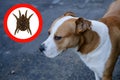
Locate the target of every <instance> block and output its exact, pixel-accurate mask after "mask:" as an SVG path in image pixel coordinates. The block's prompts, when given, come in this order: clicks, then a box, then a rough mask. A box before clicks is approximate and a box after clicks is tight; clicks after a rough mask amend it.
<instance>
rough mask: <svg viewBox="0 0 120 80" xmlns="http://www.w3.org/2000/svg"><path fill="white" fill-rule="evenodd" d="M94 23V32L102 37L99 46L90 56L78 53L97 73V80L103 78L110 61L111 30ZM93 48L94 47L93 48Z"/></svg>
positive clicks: (96, 22)
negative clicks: (106, 65) (107, 63)
mask: <svg viewBox="0 0 120 80" xmlns="http://www.w3.org/2000/svg"><path fill="white" fill-rule="evenodd" d="M90 21H91V22H92V26H91V27H92V30H93V31H95V32H97V33H98V35H99V36H100V44H99V46H98V47H97V48H96V49H95V50H94V51H92V52H90V53H88V54H81V53H79V52H77V54H78V55H79V56H80V58H81V59H82V60H83V62H84V63H85V64H86V65H87V66H88V67H89V68H90V69H91V70H92V71H93V72H94V73H95V77H96V80H99V79H100V78H101V77H102V76H103V71H104V67H105V63H106V61H107V60H108V58H109V56H110V52H111V48H112V46H111V41H110V37H109V30H108V28H107V26H106V25H105V24H103V23H102V22H98V21H93V20H90ZM91 47H92V46H91Z"/></svg>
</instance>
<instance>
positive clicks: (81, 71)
mask: <svg viewBox="0 0 120 80" xmlns="http://www.w3.org/2000/svg"><path fill="white" fill-rule="evenodd" d="M113 1H114V0H1V1H0V80H95V77H94V74H93V72H92V71H91V70H89V68H87V67H86V66H85V65H84V63H83V62H82V61H81V60H80V59H79V57H78V55H77V54H75V53H73V52H69V51H67V52H66V53H63V54H61V55H59V56H57V57H56V58H54V59H49V58H47V57H45V56H44V55H41V53H40V52H39V51H38V48H39V45H40V44H41V42H43V41H44V40H45V39H46V38H47V36H48V34H47V30H48V28H49V27H50V25H51V23H52V21H53V20H54V19H56V18H58V17H59V16H61V15H63V14H64V13H65V12H67V11H72V12H74V13H76V15H77V16H79V17H85V18H88V19H95V20H97V19H99V18H101V17H102V16H103V15H104V13H105V12H106V9H107V8H108V6H109V5H110V4H111V2H113ZM18 3H29V4H32V5H33V6H35V7H36V8H37V9H38V10H39V11H40V12H41V14H42V16H43V21H44V23H43V29H42V32H41V34H40V35H39V36H38V37H37V38H36V39H35V40H34V41H32V42H30V43H25V44H21V43H16V42H14V41H12V40H11V39H9V37H8V36H7V35H6V34H5V32H4V30H3V24H2V23H3V18H4V14H5V13H6V11H7V10H8V9H9V8H10V7H12V6H13V5H15V4H18ZM113 80H120V58H119V60H118V62H117V64H116V66H115V70H114V74H113Z"/></svg>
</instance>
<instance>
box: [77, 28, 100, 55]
mask: <svg viewBox="0 0 120 80" xmlns="http://www.w3.org/2000/svg"><path fill="white" fill-rule="evenodd" d="M99 42H100V37H99V35H98V34H97V33H96V32H95V31H92V30H87V31H85V32H83V33H81V35H80V39H79V43H78V51H80V52H81V53H82V54H87V53H89V52H91V51H93V50H94V49H95V48H97V46H98V44H99ZM91 46H92V47H91Z"/></svg>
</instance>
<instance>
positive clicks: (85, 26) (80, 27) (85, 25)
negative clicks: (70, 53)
mask: <svg viewBox="0 0 120 80" xmlns="http://www.w3.org/2000/svg"><path fill="white" fill-rule="evenodd" d="M75 24H76V29H75V31H76V33H77V34H79V33H80V32H84V31H86V30H90V29H91V22H90V21H88V20H85V19H83V18H78V19H77V20H76V21H75Z"/></svg>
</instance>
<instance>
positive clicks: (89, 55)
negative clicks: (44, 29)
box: [40, 0, 120, 80]
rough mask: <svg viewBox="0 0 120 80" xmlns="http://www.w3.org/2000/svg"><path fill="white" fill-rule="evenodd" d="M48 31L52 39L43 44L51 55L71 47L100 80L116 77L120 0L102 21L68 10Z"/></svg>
mask: <svg viewBox="0 0 120 80" xmlns="http://www.w3.org/2000/svg"><path fill="white" fill-rule="evenodd" d="M48 32H49V34H50V35H49V37H48V39H47V40H46V41H44V42H43V43H42V45H41V46H40V51H42V52H43V53H44V54H45V55H46V56H47V57H49V58H54V57H56V56H57V55H59V54H60V53H62V52H63V51H65V50H66V49H68V48H70V50H73V51H74V52H75V53H77V54H78V55H79V56H80V58H81V59H82V60H83V62H84V63H85V64H86V65H87V66H88V67H89V68H90V69H91V70H92V71H93V72H94V73H95V78H96V80H100V78H102V80H112V72H113V70H114V66H115V63H116V61H117V58H118V56H119V54H120V0H116V1H114V2H113V3H112V4H111V6H110V8H109V9H108V11H107V13H106V14H105V15H104V16H103V17H102V18H101V19H100V20H98V21H96V20H88V19H84V18H78V17H75V15H74V14H73V13H72V12H67V13H65V14H64V15H63V16H61V17H59V18H57V19H56V20H55V21H54V22H53V24H52V25H51V28H50V29H49V30H48Z"/></svg>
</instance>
